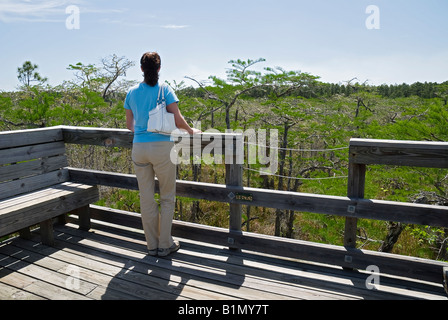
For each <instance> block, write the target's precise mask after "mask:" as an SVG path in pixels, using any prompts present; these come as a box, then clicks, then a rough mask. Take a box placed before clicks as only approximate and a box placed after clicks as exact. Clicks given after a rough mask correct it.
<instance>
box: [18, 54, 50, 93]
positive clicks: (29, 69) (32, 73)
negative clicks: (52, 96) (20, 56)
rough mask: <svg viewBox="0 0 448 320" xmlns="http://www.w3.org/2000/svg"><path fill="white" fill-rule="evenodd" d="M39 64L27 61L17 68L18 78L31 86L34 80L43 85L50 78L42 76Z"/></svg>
mask: <svg viewBox="0 0 448 320" xmlns="http://www.w3.org/2000/svg"><path fill="white" fill-rule="evenodd" d="M38 68H39V67H38V65H37V64H32V63H31V61H25V62H24V63H23V65H22V67H19V68H17V78H18V79H19V81H20V82H21V83H22V84H23V85H24V86H25V87H26V88H29V87H30V86H31V84H32V83H33V82H37V84H38V85H42V84H44V83H45V82H47V81H48V78H44V77H42V76H41V75H40V74H39V72H37V71H36V70H37V69H38Z"/></svg>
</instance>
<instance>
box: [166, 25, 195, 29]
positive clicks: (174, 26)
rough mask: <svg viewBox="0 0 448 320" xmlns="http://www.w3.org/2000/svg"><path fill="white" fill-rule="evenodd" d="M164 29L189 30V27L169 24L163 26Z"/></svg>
mask: <svg viewBox="0 0 448 320" xmlns="http://www.w3.org/2000/svg"><path fill="white" fill-rule="evenodd" d="M161 27H162V28H164V29H184V28H188V27H189V26H188V25H177V24H167V25H164V26H161Z"/></svg>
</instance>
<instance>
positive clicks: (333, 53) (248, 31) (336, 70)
mask: <svg viewBox="0 0 448 320" xmlns="http://www.w3.org/2000/svg"><path fill="white" fill-rule="evenodd" d="M70 5H74V6H76V7H77V8H79V10H80V14H79V18H80V27H79V29H74V30H69V29H67V28H66V20H67V18H69V16H70V15H69V14H67V13H66V8H67V7H68V6H70ZM369 5H375V6H376V7H377V8H378V9H379V20H378V19H377V20H375V22H376V21H378V23H379V29H368V28H367V27H366V20H368V19H369V16H370V15H371V12H369V13H366V8H367V7H368V6H369ZM447 13H448V1H446V0H425V1H423V0H418V1H417V0H368V1H366V0H314V1H310V0H308V1H303V0H294V1H293V0H277V1H272V0H270V1H267V0H238V1H237V0H226V1H215V0H206V1H205V0H170V1H153V0H145V1H143V0H127V1H117V0H96V1H85V0H47V1H43V0H0V43H1V49H0V57H1V59H0V90H13V89H14V88H16V87H17V85H18V84H19V83H18V80H17V67H19V66H21V65H22V64H23V62H24V61H26V60H30V61H32V62H33V63H35V64H38V65H39V72H40V73H41V75H43V76H46V77H48V78H49V81H50V84H52V85H57V84H61V83H62V81H63V80H70V79H73V78H74V77H73V73H72V72H70V71H68V70H66V68H67V67H68V65H69V64H75V63H77V62H83V63H85V64H89V63H93V64H99V62H100V59H101V58H104V57H107V56H108V55H111V54H116V55H118V56H125V57H127V58H128V59H130V60H133V61H136V62H138V61H139V59H140V57H141V55H142V53H144V52H146V51H158V52H159V53H160V54H161V56H162V64H163V65H162V73H161V76H162V79H164V80H168V81H171V80H177V81H181V80H183V78H184V77H185V76H189V77H193V78H196V79H198V80H206V79H207V78H208V76H210V75H217V76H220V77H222V78H224V77H225V69H226V68H227V67H228V64H227V62H228V61H229V60H231V59H238V58H240V59H249V58H250V59H256V58H265V59H266V62H264V63H262V64H260V65H259V67H260V68H264V67H268V66H280V67H283V68H285V69H288V70H301V71H303V72H309V73H311V74H314V75H318V76H320V77H321V80H322V81H325V82H334V83H339V82H341V83H343V82H344V81H347V80H350V79H352V78H355V77H356V78H358V79H359V81H360V82H364V81H366V80H368V81H369V83H371V84H376V85H378V84H382V83H388V84H394V83H403V82H406V83H413V82H416V81H421V82H424V81H432V82H443V81H447V80H448V41H447V39H448V19H447V18H446V15H447ZM127 78H128V79H129V80H140V79H141V72H140V70H139V68H138V65H136V66H135V67H134V68H133V69H132V70H130V71H129V72H128V74H127ZM186 84H187V85H190V84H191V85H193V84H194V83H192V82H191V81H189V80H186Z"/></svg>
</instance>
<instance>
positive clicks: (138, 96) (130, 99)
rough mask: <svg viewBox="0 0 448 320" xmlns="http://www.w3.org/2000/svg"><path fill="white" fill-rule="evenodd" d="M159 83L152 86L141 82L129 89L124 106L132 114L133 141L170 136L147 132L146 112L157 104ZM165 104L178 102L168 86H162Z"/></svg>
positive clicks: (146, 140) (139, 141)
mask: <svg viewBox="0 0 448 320" xmlns="http://www.w3.org/2000/svg"><path fill="white" fill-rule="evenodd" d="M159 88H160V87H159V84H156V85H155V86H154V87H151V86H149V85H147V84H146V83H144V82H142V83H140V84H139V85H136V86H134V87H132V88H131V89H129V91H128V94H127V96H126V100H125V102H124V108H125V109H128V110H132V113H133V115H134V143H142V142H159V141H170V136H168V135H163V134H158V133H153V132H148V131H147V130H148V120H149V116H148V113H149V111H150V110H152V109H154V108H155V107H156V105H157V97H158V94H159ZM163 89H164V93H165V100H166V105H167V106H168V105H170V104H172V103H175V102H179V99H178V98H177V96H176V94H175V93H174V92H173V90H172V89H171V88H170V87H169V86H168V85H164V86H163Z"/></svg>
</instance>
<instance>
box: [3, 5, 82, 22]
mask: <svg viewBox="0 0 448 320" xmlns="http://www.w3.org/2000/svg"><path fill="white" fill-rule="evenodd" d="M76 3H77V1H70V0H52V1H42V0H37V1H30V0H3V1H1V2H0V21H2V22H5V23H10V22H17V21H19V22H20V21H22V22H60V21H63V20H64V19H65V8H66V7H67V6H69V5H73V4H76ZM78 3H79V2H78Z"/></svg>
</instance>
